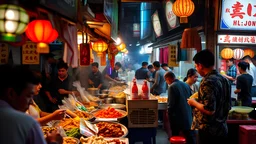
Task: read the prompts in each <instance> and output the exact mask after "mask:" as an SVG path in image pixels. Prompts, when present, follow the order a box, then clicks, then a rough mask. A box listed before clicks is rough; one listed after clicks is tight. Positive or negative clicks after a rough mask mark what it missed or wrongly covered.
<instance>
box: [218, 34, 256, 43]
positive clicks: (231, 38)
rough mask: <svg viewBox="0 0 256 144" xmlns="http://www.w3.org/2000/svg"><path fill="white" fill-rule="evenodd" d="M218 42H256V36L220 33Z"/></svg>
mask: <svg viewBox="0 0 256 144" xmlns="http://www.w3.org/2000/svg"><path fill="white" fill-rule="evenodd" d="M218 44H256V36H247V35H218Z"/></svg>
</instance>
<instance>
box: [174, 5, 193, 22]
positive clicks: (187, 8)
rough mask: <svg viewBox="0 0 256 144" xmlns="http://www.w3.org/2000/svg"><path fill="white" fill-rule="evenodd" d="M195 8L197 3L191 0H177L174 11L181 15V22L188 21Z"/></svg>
mask: <svg viewBox="0 0 256 144" xmlns="http://www.w3.org/2000/svg"><path fill="white" fill-rule="evenodd" d="M194 10H195V5H194V3H193V2H192V1H191V0H176V1H175V2H174V4H173V7H172V11H173V13H174V14H175V15H176V16H178V17H180V23H188V17H189V16H190V15H192V13H193V12H194Z"/></svg>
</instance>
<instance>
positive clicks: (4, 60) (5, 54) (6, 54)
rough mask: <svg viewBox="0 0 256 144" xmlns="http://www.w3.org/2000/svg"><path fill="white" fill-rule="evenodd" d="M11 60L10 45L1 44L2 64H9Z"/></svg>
mask: <svg viewBox="0 0 256 144" xmlns="http://www.w3.org/2000/svg"><path fill="white" fill-rule="evenodd" d="M8 58H9V49H8V45H7V44H4V43H0V64H7V63H8Z"/></svg>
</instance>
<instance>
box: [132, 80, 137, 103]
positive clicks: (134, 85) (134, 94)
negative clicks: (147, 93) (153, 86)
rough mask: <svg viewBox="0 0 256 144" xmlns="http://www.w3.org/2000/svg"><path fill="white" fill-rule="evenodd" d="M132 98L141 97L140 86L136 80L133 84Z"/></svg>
mask: <svg viewBox="0 0 256 144" xmlns="http://www.w3.org/2000/svg"><path fill="white" fill-rule="evenodd" d="M132 99H139V95H138V87H137V84H136V80H134V81H133V86H132Z"/></svg>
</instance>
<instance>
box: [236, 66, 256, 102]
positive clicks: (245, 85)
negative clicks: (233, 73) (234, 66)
mask: <svg viewBox="0 0 256 144" xmlns="http://www.w3.org/2000/svg"><path fill="white" fill-rule="evenodd" d="M247 69H248V70H250V64H249V63H247V62H239V63H238V70H239V72H240V74H241V75H240V76H238V77H237V82H236V90H235V91H234V92H235V94H238V96H237V100H241V102H242V106H251V104H252V93H251V89H252V82H253V77H252V76H251V75H250V74H248V73H247V72H246V71H247Z"/></svg>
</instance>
